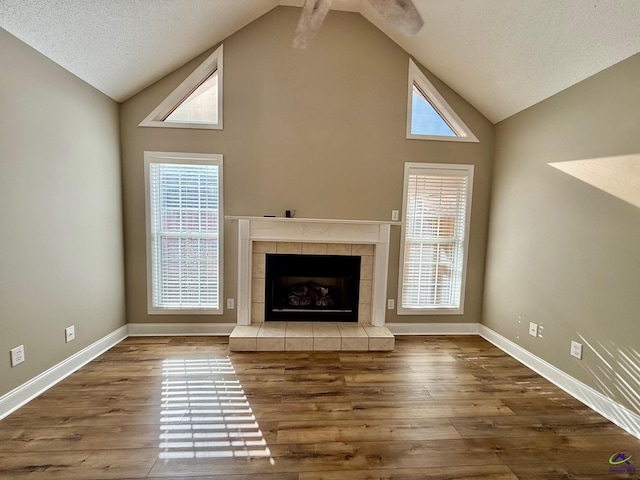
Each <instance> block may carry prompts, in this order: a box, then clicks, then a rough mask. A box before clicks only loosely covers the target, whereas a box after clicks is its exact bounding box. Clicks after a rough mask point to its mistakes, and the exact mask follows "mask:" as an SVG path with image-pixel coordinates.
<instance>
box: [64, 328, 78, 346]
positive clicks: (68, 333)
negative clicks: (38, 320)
mask: <svg viewBox="0 0 640 480" xmlns="http://www.w3.org/2000/svg"><path fill="white" fill-rule="evenodd" d="M75 339H76V327H75V326H73V325H71V326H70V327H67V328H65V329H64V341H65V342H66V343H69V342H72V341H74V340H75Z"/></svg>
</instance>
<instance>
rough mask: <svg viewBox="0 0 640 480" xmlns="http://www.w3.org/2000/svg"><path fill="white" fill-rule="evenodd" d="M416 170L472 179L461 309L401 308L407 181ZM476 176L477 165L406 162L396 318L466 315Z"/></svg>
mask: <svg viewBox="0 0 640 480" xmlns="http://www.w3.org/2000/svg"><path fill="white" fill-rule="evenodd" d="M415 170H425V173H426V171H429V173H430V174H434V175H438V174H447V173H449V174H451V173H453V172H455V174H458V175H459V174H460V172H466V173H467V175H468V177H469V182H468V186H467V205H466V214H465V227H464V228H465V234H464V245H463V259H462V275H461V280H460V306H459V307H458V308H455V307H450V308H443V307H432V308H410V309H408V308H403V307H402V285H403V283H404V275H403V273H404V268H403V266H404V252H405V234H406V225H407V222H406V219H405V218H404V215H406V212H407V196H408V195H407V194H408V188H407V185H408V180H409V174H410V172H412V171H415ZM473 173H474V165H471V164H449V163H420V162H406V163H405V164H404V177H403V184H402V215H403V220H402V227H401V233H400V264H399V268H398V297H397V298H398V302H397V308H396V313H397V315H463V314H464V299H465V290H466V283H467V261H468V258H469V243H470V242H469V234H470V230H471V212H472V208H473Z"/></svg>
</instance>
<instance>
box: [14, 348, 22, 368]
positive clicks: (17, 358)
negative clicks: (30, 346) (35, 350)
mask: <svg viewBox="0 0 640 480" xmlns="http://www.w3.org/2000/svg"><path fill="white" fill-rule="evenodd" d="M22 362H24V345H20V346H19V347H16V348H13V349H11V366H12V367H15V366H16V365H18V364H19V363H22Z"/></svg>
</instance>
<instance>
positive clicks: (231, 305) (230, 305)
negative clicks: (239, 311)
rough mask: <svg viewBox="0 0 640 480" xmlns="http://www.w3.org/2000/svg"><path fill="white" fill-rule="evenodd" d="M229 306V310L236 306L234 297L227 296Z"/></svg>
mask: <svg viewBox="0 0 640 480" xmlns="http://www.w3.org/2000/svg"><path fill="white" fill-rule="evenodd" d="M227 308H228V309H229V310H233V309H234V308H236V302H235V300H234V299H233V298H227Z"/></svg>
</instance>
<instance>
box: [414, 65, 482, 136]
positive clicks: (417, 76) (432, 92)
mask: <svg viewBox="0 0 640 480" xmlns="http://www.w3.org/2000/svg"><path fill="white" fill-rule="evenodd" d="M414 83H415V84H416V85H417V86H418V88H419V89H420V90H421V91H422V93H423V94H424V95H425V96H426V97H427V98H428V101H429V103H431V105H432V106H433V107H434V109H435V110H436V112H437V113H439V114H440V116H441V117H442V118H443V119H444V120H445V121H446V122H447V123H448V124H449V126H450V127H451V129H452V130H453V131H454V132H455V133H456V136H455V137H451V136H446V135H421V134H417V133H411V118H412V115H413V85H414ZM407 138H408V139H413V140H440V141H445V142H475V143H478V142H480V141H479V140H478V138H477V137H476V136H475V135H474V134H473V132H472V131H471V129H470V128H469V127H467V125H466V124H465V123H464V122H463V121H462V119H461V118H460V117H459V116H458V115H457V114H456V112H455V111H454V110H453V108H451V106H450V105H449V104H448V103H447V101H446V100H445V99H444V97H443V96H442V95H440V93H439V92H438V90H436V87H434V86H433V84H432V83H431V82H430V81H429V80H428V79H427V77H426V76H425V74H424V73H422V70H420V68H418V66H417V65H416V64H415V62H414V61H413V60H412V59H411V58H409V76H408V84H407Z"/></svg>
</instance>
